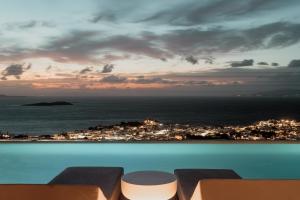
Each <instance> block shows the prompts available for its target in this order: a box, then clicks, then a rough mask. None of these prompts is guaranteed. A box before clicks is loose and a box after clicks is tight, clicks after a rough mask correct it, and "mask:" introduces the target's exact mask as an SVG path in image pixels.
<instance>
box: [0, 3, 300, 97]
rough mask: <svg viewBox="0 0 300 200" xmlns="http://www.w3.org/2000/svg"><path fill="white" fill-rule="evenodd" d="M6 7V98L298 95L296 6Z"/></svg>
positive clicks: (0, 71)
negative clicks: (29, 96) (22, 96)
mask: <svg viewBox="0 0 300 200" xmlns="http://www.w3.org/2000/svg"><path fill="white" fill-rule="evenodd" d="M0 5H1V6H0V94H5V95H32V96H111V95H112V96H114V95H121V96H127V95H129V96H136V95H154V96H156V95H158V96H165V95H166V96H300V89H299V88H300V87H299V86H300V54H299V52H300V44H299V41H300V12H299V10H300V1H299V0H285V1H282V0H163V1H162V0H151V1H148V0H127V1H124V0H81V1H79V0H78V1H74V0H51V1H49V0H26V1H23V0H0Z"/></svg>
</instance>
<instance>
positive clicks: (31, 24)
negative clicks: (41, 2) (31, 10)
mask: <svg viewBox="0 0 300 200" xmlns="http://www.w3.org/2000/svg"><path fill="white" fill-rule="evenodd" d="M36 27H46V28H52V27H55V25H54V24H53V23H51V22H47V21H38V20H31V21H27V22H15V23H8V24H6V28H7V29H9V30H13V29H22V30H24V29H32V28H36Z"/></svg>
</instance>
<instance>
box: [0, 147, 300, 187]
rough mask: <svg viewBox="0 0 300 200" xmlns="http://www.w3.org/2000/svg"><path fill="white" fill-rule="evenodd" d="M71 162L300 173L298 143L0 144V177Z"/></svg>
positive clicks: (53, 169) (37, 173)
mask: <svg viewBox="0 0 300 200" xmlns="http://www.w3.org/2000/svg"><path fill="white" fill-rule="evenodd" d="M70 166H121V167H124V169H125V172H132V171H138V170H162V171H169V172H173V170H174V169H177V168H216V169H217V168H227V169H233V170H235V171H236V172H237V173H238V174H240V175H241V176H242V177H244V178H276V179H277V178H279V179H281V178H285V179H299V178H300V170H299V169H300V145H299V144H169V143H165V144H164V143H158V144H152V143H151V144H144V143H143V144H141V143H139V144H123V143H122V144H115V143H112V144H110V143H105V144H94V143H93V144H87V143H73V144H56V143H55V144H50V143H47V144H40V143H37V144H34V143H30V144H29V143H26V144H9V143H8V144H0V183H47V182H48V181H50V180H51V179H52V178H53V177H54V176H55V175H57V174H58V173H59V172H61V171H62V170H63V169H65V168H66V167H70Z"/></svg>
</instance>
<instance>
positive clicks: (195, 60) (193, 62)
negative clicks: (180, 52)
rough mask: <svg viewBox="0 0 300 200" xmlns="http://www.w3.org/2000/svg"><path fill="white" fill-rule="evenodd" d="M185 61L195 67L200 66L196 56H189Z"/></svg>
mask: <svg viewBox="0 0 300 200" xmlns="http://www.w3.org/2000/svg"><path fill="white" fill-rule="evenodd" d="M185 60H186V61H187V62H189V63H191V64H193V65H196V64H198V59H197V58H195V57H194V56H188V57H186V58H185Z"/></svg>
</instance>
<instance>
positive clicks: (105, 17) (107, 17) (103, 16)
mask: <svg viewBox="0 0 300 200" xmlns="http://www.w3.org/2000/svg"><path fill="white" fill-rule="evenodd" d="M89 21H90V22H91V23H98V22H101V21H108V22H114V21H116V16H115V14H114V13H113V12H101V13H98V14H96V15H94V16H93V17H92V18H91V19H90V20H89Z"/></svg>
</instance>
